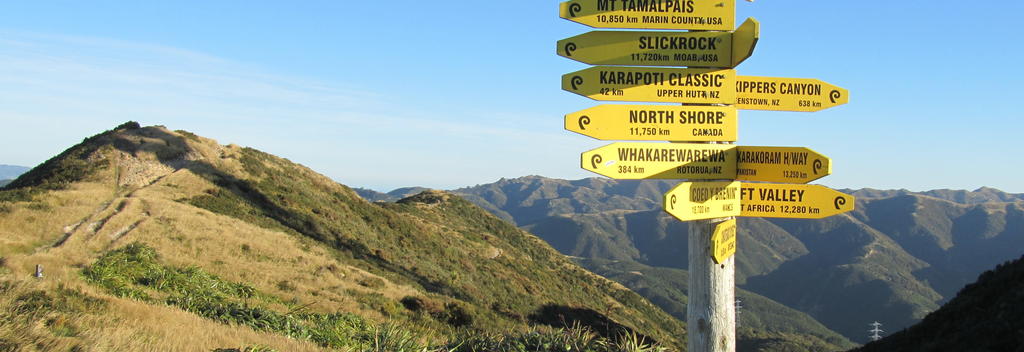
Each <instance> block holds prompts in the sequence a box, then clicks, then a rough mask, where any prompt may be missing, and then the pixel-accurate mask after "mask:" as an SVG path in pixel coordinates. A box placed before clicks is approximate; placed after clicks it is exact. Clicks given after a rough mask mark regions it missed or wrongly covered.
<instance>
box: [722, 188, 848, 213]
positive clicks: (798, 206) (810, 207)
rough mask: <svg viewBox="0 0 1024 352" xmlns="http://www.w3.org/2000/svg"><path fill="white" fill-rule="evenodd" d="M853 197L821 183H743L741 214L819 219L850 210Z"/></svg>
mask: <svg viewBox="0 0 1024 352" xmlns="http://www.w3.org/2000/svg"><path fill="white" fill-rule="evenodd" d="M854 201H855V199H854V197H853V196H851V195H848V194H844V193H842V192H839V191H836V190H833V189H831V188H828V187H825V186H821V185H787V184H774V183H743V186H742V187H741V188H740V216H750V217H763V218H797V219H820V218H824V217H829V216H832V215H836V214H842V213H845V212H848V211H851V210H853V203H854Z"/></svg>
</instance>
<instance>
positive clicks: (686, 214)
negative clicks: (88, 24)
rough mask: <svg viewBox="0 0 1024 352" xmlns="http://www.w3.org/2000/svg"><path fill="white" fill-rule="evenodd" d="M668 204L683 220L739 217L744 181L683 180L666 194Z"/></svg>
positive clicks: (670, 212)
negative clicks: (741, 184)
mask: <svg viewBox="0 0 1024 352" xmlns="http://www.w3.org/2000/svg"><path fill="white" fill-rule="evenodd" d="M664 205H665V211H666V212H668V213H669V214H672V216H675V217H676V218H677V219H679V220H681V221H691V220H703V219H714V218H724V217H729V216H739V215H740V182H739V181H731V182H730V181H724V182H723V181H697V182H683V183H680V184H679V185H678V186H676V187H675V188H672V190H670V191H668V193H665V203H664Z"/></svg>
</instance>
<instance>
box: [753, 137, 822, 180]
mask: <svg viewBox="0 0 1024 352" xmlns="http://www.w3.org/2000/svg"><path fill="white" fill-rule="evenodd" d="M736 156H737V158H738V159H737V160H738V161H737V164H736V179H737V180H741V181H761V182H779V183H808V182H811V181H814V180H817V179H819V178H822V177H825V176H828V175H830V174H832V160H831V159H829V158H828V157H826V156H824V155H821V154H818V153H817V152H815V151H813V150H810V149H808V148H801V147H747V146H740V147H737V148H736Z"/></svg>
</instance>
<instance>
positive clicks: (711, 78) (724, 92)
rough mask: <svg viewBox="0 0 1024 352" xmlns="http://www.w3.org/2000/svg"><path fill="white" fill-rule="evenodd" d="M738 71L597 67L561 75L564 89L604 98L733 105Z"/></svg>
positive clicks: (589, 96) (607, 99)
mask: <svg viewBox="0 0 1024 352" xmlns="http://www.w3.org/2000/svg"><path fill="white" fill-rule="evenodd" d="M735 85H736V70H729V69H713V68H654V67H619V66H595V67H591V68H588V69H584V70H580V71H576V72H573V73H570V74H567V75H563V76H562V89H563V90H566V91H569V92H572V93H576V94H579V95H582V96H585V97H587V98H590V99H594V100H602V101H643V102H657V103H692V104H732V103H735V102H736V89H735Z"/></svg>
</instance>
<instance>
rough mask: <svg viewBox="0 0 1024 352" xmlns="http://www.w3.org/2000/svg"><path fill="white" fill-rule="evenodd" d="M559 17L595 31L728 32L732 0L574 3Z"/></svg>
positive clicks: (566, 4)
mask: <svg viewBox="0 0 1024 352" xmlns="http://www.w3.org/2000/svg"><path fill="white" fill-rule="evenodd" d="M558 13H559V16H560V17H562V18H564V19H567V20H570V21H573V22H576V23H579V24H583V25H587V26H591V27H595V28H633V29H686V30H704V31H731V30H732V29H733V26H735V21H736V1H735V0H573V1H566V2H563V3H561V4H560V6H559V9H558Z"/></svg>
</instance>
